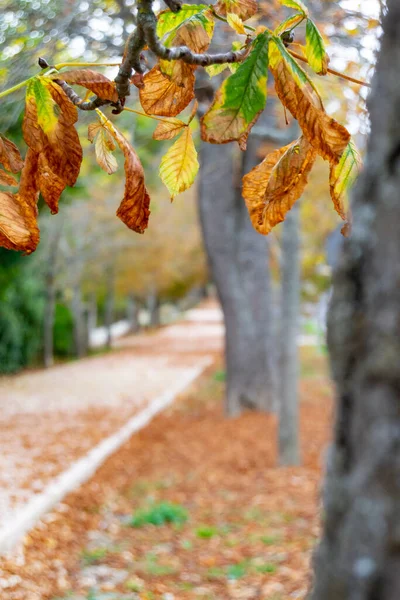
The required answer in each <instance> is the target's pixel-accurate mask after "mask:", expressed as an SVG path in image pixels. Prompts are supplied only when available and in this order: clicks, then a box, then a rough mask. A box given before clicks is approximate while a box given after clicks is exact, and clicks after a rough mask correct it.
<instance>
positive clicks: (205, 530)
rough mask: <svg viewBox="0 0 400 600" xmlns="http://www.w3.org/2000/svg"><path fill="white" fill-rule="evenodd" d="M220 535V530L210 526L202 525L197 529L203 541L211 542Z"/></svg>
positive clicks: (197, 533)
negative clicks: (211, 539) (210, 540)
mask: <svg viewBox="0 0 400 600" xmlns="http://www.w3.org/2000/svg"><path fill="white" fill-rule="evenodd" d="M217 534H218V530H217V529H216V528H215V527H212V526H210V525H202V526H200V527H198V528H197V529H196V535H197V537H199V538H201V539H203V540H209V539H210V538H212V537H214V536H215V535H217Z"/></svg>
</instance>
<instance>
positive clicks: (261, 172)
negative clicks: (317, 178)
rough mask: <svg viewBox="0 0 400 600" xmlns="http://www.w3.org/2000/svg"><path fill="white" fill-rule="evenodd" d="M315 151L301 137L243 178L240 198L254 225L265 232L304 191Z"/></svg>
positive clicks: (270, 156)
mask: <svg viewBox="0 0 400 600" xmlns="http://www.w3.org/2000/svg"><path fill="white" fill-rule="evenodd" d="M316 156H317V153H316V151H315V150H314V148H313V147H312V146H311V145H310V144H309V142H308V141H307V140H306V139H305V138H304V137H303V136H302V137H300V138H299V139H298V140H296V141H295V142H293V143H292V144H289V145H288V146H285V147H284V148H280V149H279V150H275V151H274V152H272V153H271V154H269V155H268V156H267V157H266V158H265V159H264V160H263V162H262V163H261V164H260V165H258V166H257V167H255V168H254V169H253V170H252V171H250V173H248V174H247V175H245V176H244V177H243V197H244V199H245V202H246V206H247V208H248V211H249V216H250V219H251V221H252V223H253V226H254V228H255V229H256V230H257V231H258V232H259V233H262V234H263V235H267V234H268V233H269V232H270V231H271V229H272V228H273V227H275V225H277V224H278V223H280V222H281V221H283V220H284V219H285V215H286V213H287V212H288V211H289V210H290V209H291V208H292V206H293V204H294V203H295V202H296V200H298V199H299V198H300V196H301V194H302V193H303V191H304V189H305V187H306V185H307V178H308V174H309V173H310V171H311V169H312V167H313V165H314V162H315V159H316Z"/></svg>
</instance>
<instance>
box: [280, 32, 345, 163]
mask: <svg viewBox="0 0 400 600" xmlns="http://www.w3.org/2000/svg"><path fill="white" fill-rule="evenodd" d="M269 66H270V69H271V71H272V73H273V75H274V78H275V89H276V92H277V95H278V97H279V99H280V101H281V102H282V104H283V105H284V106H285V107H286V108H287V109H288V110H289V111H290V112H291V114H292V115H293V116H294V118H295V119H297V121H298V122H299V125H300V127H301V129H302V131H303V134H304V136H305V137H306V138H307V140H308V141H309V142H310V144H312V146H313V147H314V148H315V149H316V150H317V152H318V153H319V154H320V155H321V156H322V157H323V158H324V159H325V160H328V161H329V162H331V163H334V164H336V163H337V162H339V160H340V157H341V155H342V153H343V150H344V149H345V147H346V146H347V144H348V143H349V140H350V134H349V132H348V131H347V129H346V128H345V127H343V125H340V123H338V122H337V121H335V119H333V118H332V117H330V116H329V115H327V114H326V112H325V109H324V106H323V104H322V101H321V99H320V97H319V95H318V93H317V91H316V89H315V88H314V87H313V85H312V83H311V81H310V80H309V79H308V77H307V76H306V74H305V73H304V71H303V70H302V69H301V68H300V67H299V65H298V64H297V63H296V61H295V60H294V59H293V58H292V57H291V56H290V54H289V53H288V52H287V50H286V48H285V47H284V45H283V43H282V41H281V40H280V39H279V38H277V37H274V38H273V39H272V40H271V44H270V55H269Z"/></svg>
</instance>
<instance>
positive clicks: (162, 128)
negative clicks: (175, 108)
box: [153, 117, 186, 140]
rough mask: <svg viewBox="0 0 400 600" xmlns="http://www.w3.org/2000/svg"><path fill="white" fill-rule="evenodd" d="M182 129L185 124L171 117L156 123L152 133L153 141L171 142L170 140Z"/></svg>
mask: <svg viewBox="0 0 400 600" xmlns="http://www.w3.org/2000/svg"><path fill="white" fill-rule="evenodd" d="M183 127H186V123H184V122H183V121H181V120H180V119H176V118H174V117H171V118H170V119H167V120H165V121H162V122H160V123H158V125H157V127H156V128H155V130H154V132H153V140H172V138H174V137H176V136H177V135H178V133H180V131H181V130H182V128H183Z"/></svg>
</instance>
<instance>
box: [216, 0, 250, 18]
mask: <svg viewBox="0 0 400 600" xmlns="http://www.w3.org/2000/svg"><path fill="white" fill-rule="evenodd" d="M214 9H215V11H216V12H217V13H218V14H219V15H222V16H224V17H226V15H227V14H228V13H230V14H233V15H237V16H238V17H240V18H241V19H242V20H243V21H246V20H247V19H250V17H252V16H253V15H255V14H256V12H257V1H256V0H218V2H217V3H216V4H215V5H214Z"/></svg>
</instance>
